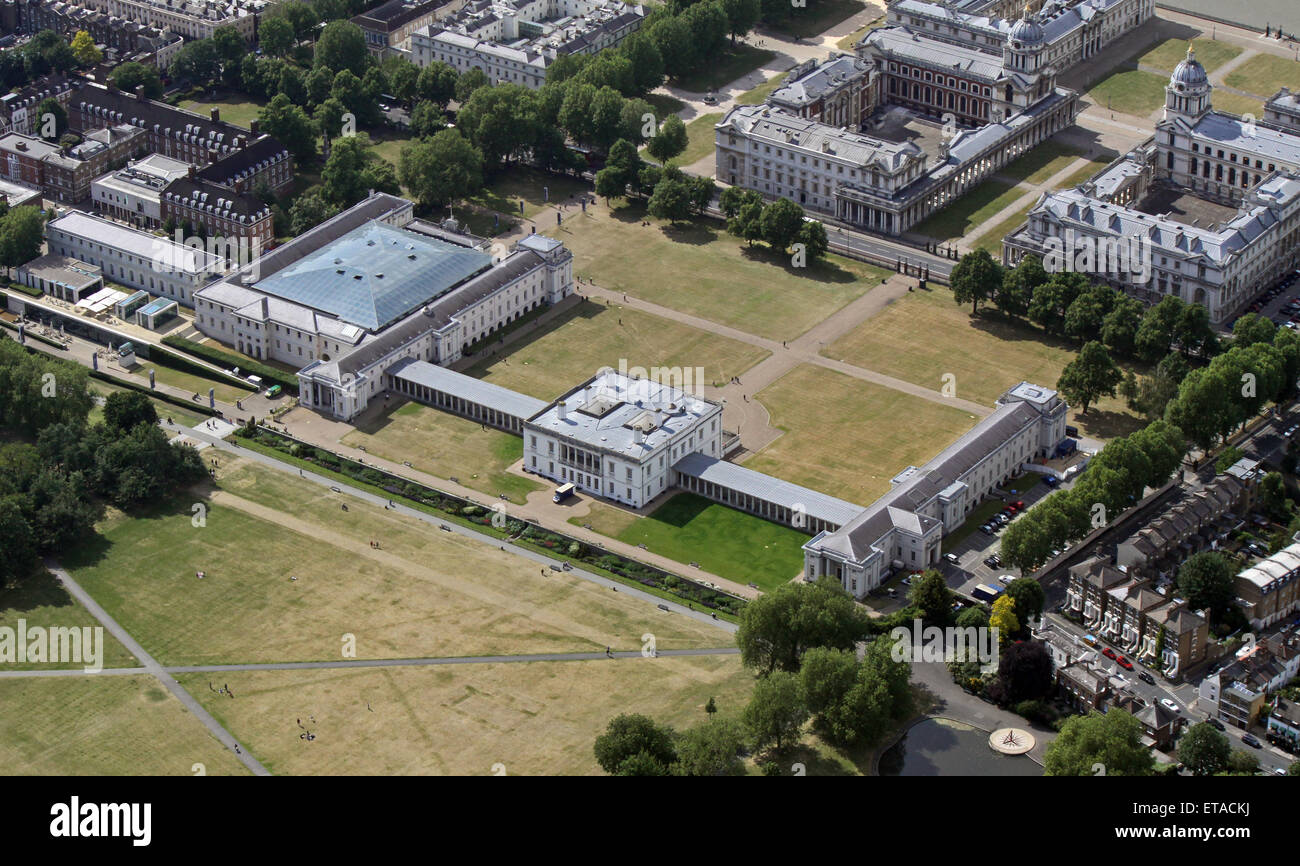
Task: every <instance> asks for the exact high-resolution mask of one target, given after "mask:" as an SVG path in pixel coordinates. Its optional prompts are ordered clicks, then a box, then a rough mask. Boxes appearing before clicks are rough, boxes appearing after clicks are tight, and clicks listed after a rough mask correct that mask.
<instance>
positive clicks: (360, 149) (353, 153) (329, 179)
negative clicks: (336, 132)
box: [321, 135, 399, 210]
mask: <svg viewBox="0 0 1300 866" xmlns="http://www.w3.org/2000/svg"><path fill="white" fill-rule="evenodd" d="M321 189H322V192H324V194H325V197H326V198H328V199H329V200H330V202H332V203H333V204H334V205H336V206H337V207H338V208H339V209H340V210H343V209H346V208H349V207H352V205H354V204H356V203H357V202H359V201H361V200H362V199H363V198H365V197H366V194H367V191H368V190H372V189H373V190H379V191H381V192H386V193H390V194H392V195H396V194H397V193H398V189H399V188H398V185H397V179H396V176H395V175H394V173H393V168H392V166H391V165H390V164H389V163H388V162H386V161H384V160H382V159H380V158H379V157H378V156H376V155H375V153H374V151H373V150H372V149H371V147H370V138H369V137H368V136H365V135H351V136H344V137H343V138H339V139H335V141H334V144H333V146H332V147H331V149H330V155H329V159H327V160H325V168H324V169H323V170H322V171H321Z"/></svg>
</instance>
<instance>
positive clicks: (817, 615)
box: [736, 577, 867, 673]
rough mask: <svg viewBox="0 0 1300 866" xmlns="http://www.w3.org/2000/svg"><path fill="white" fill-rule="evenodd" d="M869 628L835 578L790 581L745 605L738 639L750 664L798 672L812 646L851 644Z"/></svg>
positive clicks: (765, 669) (843, 646) (744, 659)
mask: <svg viewBox="0 0 1300 866" xmlns="http://www.w3.org/2000/svg"><path fill="white" fill-rule="evenodd" d="M866 633H867V628H866V620H865V617H864V615H863V614H862V613H861V612H860V611H859V610H858V608H857V605H855V604H854V602H853V599H852V598H851V597H850V596H849V594H848V593H847V592H845V591H844V590H843V588H841V587H840V585H839V583H838V582H837V581H835V580H834V579H832V578H829V577H822V578H820V579H819V580H818V581H817V582H816V583H811V584H808V583H787V584H783V585H782V586H780V587H778V588H777V589H776V590H775V591H773V592H769V593H765V594H764V595H761V596H759V597H758V598H756V599H754V600H753V601H751V602H750V603H749V604H747V605H745V609H744V610H743V611H741V614H740V627H739V629H738V630H737V631H736V644H737V646H739V647H740V658H741V661H742V662H743V663H744V664H745V666H746V667H750V668H754V669H756V670H758V671H759V672H760V673H770V672H771V671H774V670H785V671H797V670H798V669H799V663H800V659H801V658H802V656H803V654H804V652H805V651H807V650H808V649H810V648H812V647H815V646H819V647H830V648H833V649H849V648H850V647H852V646H853V645H854V644H855V643H856V642H857V641H858V640H860V639H861V638H862V637H863V636H864V635H865V634H866Z"/></svg>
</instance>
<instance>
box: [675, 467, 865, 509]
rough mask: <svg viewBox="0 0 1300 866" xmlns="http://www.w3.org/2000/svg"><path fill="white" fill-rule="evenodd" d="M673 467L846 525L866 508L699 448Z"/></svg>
mask: <svg viewBox="0 0 1300 866" xmlns="http://www.w3.org/2000/svg"><path fill="white" fill-rule="evenodd" d="M673 469H674V470H675V471H677V472H679V473H681V474H682V475H686V476H688V477H690V478H698V479H700V480H701V481H708V482H711V483H713V484H717V485H720V486H722V487H727V488H730V489H732V490H737V491H739V492H741V493H747V494H749V495H750V496H753V497H755V498H757V499H761V500H763V501H764V502H771V503H773V504H775V505H780V506H782V507H784V508H793V507H794V506H796V505H801V506H802V507H803V509H804V513H805V514H807V515H808V516H809V517H815V518H817V519H819V520H824V521H826V522H827V523H832V524H834V525H835V526H843V525H844V524H846V523H848V522H849V521H850V520H852V519H853V518H854V517H856V516H857V515H858V514H861V513H862V511H863V508H862V506H861V505H854V504H853V503H852V502H845V501H844V500H843V499H836V498H835V497H833V496H827V495H826V494H825V493H818V492H817V491H816V490H810V489H809V488H807V487H800V486H799V485H798V484H792V483H790V482H789V481H782V480H781V479H780V478H773V477H772V476H770V475H764V474H763V473H761V472H755V471H754V470H753V469H746V468H745V467H744V466H739V465H737V464H735V463H729V462H727V461H726V460H719V459H718V458H716V457H710V456H708V455H707V454H701V453H699V452H698V451H696V452H694V453H691V454H687V455H686V456H685V457H683V458H682V459H681V460H678V461H677V462H676V463H674V464H673Z"/></svg>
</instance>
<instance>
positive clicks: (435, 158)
mask: <svg viewBox="0 0 1300 866" xmlns="http://www.w3.org/2000/svg"><path fill="white" fill-rule="evenodd" d="M397 176H398V179H400V180H401V182H402V185H403V186H404V187H406V188H407V189H409V190H410V191H411V193H412V194H413V195H414V196H415V197H416V198H417V199H419V201H420V203H421V204H423V205H425V206H427V207H438V206H441V205H445V204H449V203H451V202H453V201H456V200H458V199H462V198H465V197H466V196H469V195H473V194H474V193H475V192H477V191H478V190H479V188H480V187H482V185H483V154H481V153H479V151H478V148H476V147H474V145H472V144H470V143H469V142H468V141H466V140H465V137H464V136H463V135H461V134H460V131H459V130H456V129H444V130H443V131H441V132H439V133H437V134H435V135H433V136H432V137H430V138H425V139H422V140H420V141H416V142H412V143H411V144H408V145H407V146H405V147H403V148H402V154H401V157H400V159H399V161H398V168H397Z"/></svg>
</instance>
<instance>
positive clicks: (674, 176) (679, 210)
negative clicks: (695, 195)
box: [646, 167, 692, 222]
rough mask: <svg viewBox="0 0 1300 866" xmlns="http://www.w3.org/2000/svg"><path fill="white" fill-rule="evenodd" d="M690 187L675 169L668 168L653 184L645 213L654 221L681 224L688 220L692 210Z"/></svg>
mask: <svg viewBox="0 0 1300 866" xmlns="http://www.w3.org/2000/svg"><path fill="white" fill-rule="evenodd" d="M691 202H692V197H691V185H690V182H689V181H688V180H687V179H686V177H685V176H684V175H682V173H681V172H680V171H678V170H677V169H676V168H673V167H670V168H669V170H668V171H665V172H664V173H663V176H662V177H661V178H660V180H659V182H658V183H657V184H655V187H654V192H653V193H651V195H650V200H649V201H648V202H646V212H647V213H649V214H650V216H652V217H655V218H656V219H662V220H668V221H669V222H681V221H683V220H686V219H689V218H690V216H691V209H692V204H691Z"/></svg>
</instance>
